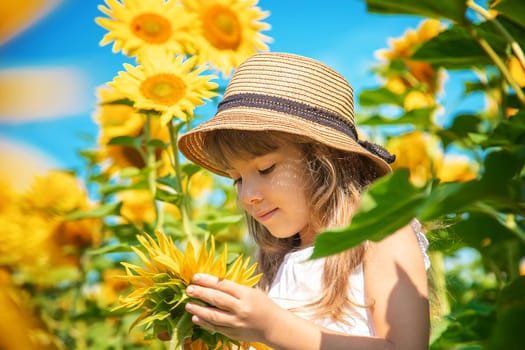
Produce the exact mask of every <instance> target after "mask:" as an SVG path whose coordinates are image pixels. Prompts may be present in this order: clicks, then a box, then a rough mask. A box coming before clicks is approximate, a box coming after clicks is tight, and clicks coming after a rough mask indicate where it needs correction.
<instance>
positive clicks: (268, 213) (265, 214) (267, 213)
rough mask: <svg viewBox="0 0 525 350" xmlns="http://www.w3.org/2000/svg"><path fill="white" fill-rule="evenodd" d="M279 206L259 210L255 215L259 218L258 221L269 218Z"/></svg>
mask: <svg viewBox="0 0 525 350" xmlns="http://www.w3.org/2000/svg"><path fill="white" fill-rule="evenodd" d="M277 209H278V208H275V209H271V210H260V211H257V212H256V213H255V215H254V217H255V218H256V219H257V221H266V220H269V219H270V218H271V217H272V216H273V215H274V214H275V213H276V212H277Z"/></svg>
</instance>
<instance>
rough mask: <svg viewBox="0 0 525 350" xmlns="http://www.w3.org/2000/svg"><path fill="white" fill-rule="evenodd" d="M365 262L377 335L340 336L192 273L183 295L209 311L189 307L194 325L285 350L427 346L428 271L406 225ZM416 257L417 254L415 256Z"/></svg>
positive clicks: (245, 290)
mask: <svg viewBox="0 0 525 350" xmlns="http://www.w3.org/2000/svg"><path fill="white" fill-rule="evenodd" d="M367 254H368V257H367V260H366V262H365V288H366V291H367V297H368V298H369V299H370V300H371V301H373V302H374V305H373V307H372V308H371V317H372V320H373V322H374V328H375V332H376V336H375V337H363V336H352V335H344V334H338V333H335V332H331V331H329V330H326V329H323V328H321V327H319V326H316V325H315V324H313V323H311V322H309V321H307V320H304V319H302V318H299V317H298V316H296V315H294V314H293V313H291V312H290V311H287V310H283V309H281V308H280V307H279V306H278V305H277V304H275V303H274V302H273V301H272V300H271V299H270V298H269V297H268V296H267V295H266V294H264V293H263V292H262V291H260V290H257V289H254V288H249V287H245V286H241V285H239V284H236V283H234V282H232V281H228V280H222V279H218V278H217V277H214V276H209V275H196V276H195V278H194V284H193V285H192V286H191V287H189V288H188V289H187V293H188V294H189V295H190V296H192V297H195V298H198V299H201V300H203V301H206V302H208V303H210V304H212V305H214V306H215V308H213V307H203V306H199V305H195V304H187V310H188V311H189V312H191V313H192V314H193V315H194V316H193V319H192V320H193V322H194V323H196V324H198V325H201V326H203V327H205V328H208V329H212V330H214V331H217V332H220V333H223V334H225V335H227V336H229V337H231V338H234V339H238V340H241V341H254V342H262V343H265V344H268V345H269V346H271V347H273V348H275V349H287V350H294V349H298V350H309V349H312V350H319V349H328V350H337V349H355V350H358V349H359V350H393V349H403V350H412V349H414V350H415V349H417V350H422V349H426V348H428V303H427V300H426V273H425V269H424V266H423V258H422V256H421V252H420V250H419V246H418V243H417V241H416V238H415V236H414V234H413V232H412V230H411V228H410V227H408V226H407V228H403V229H402V230H400V231H399V232H397V233H395V234H393V235H391V236H390V237H388V238H386V239H385V240H383V241H381V242H379V243H373V244H370V249H369V250H368V253H367ZM418 254H419V255H418Z"/></svg>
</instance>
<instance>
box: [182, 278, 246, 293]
mask: <svg viewBox="0 0 525 350" xmlns="http://www.w3.org/2000/svg"><path fill="white" fill-rule="evenodd" d="M192 282H193V283H194V284H198V285H200V286H203V287H209V288H214V289H217V290H220V291H223V292H224V293H227V294H230V295H232V296H234V297H236V298H239V297H240V296H241V293H242V291H243V289H244V288H247V287H246V286H243V285H240V284H238V283H235V282H233V281H230V280H227V279H224V278H219V277H217V276H212V275H207V274H203V273H198V274H196V275H194V276H193V279H192Z"/></svg>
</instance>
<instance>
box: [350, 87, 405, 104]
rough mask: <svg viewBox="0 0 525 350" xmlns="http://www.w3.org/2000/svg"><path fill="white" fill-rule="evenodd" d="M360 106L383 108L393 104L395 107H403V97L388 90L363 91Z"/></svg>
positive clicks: (360, 95)
mask: <svg viewBox="0 0 525 350" xmlns="http://www.w3.org/2000/svg"><path fill="white" fill-rule="evenodd" d="M359 104H360V105H361V106H363V107H373V106H381V105H385V104H391V105H394V106H400V107H401V106H403V95H399V94H396V93H394V92H392V91H390V90H388V89H387V88H383V87H382V88H379V89H374V90H363V91H362V92H361V93H360V94H359Z"/></svg>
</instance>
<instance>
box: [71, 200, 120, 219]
mask: <svg viewBox="0 0 525 350" xmlns="http://www.w3.org/2000/svg"><path fill="white" fill-rule="evenodd" d="M121 206H122V202H118V203H109V204H104V205H101V206H100V207H97V208H95V209H92V210H87V211H82V210H78V211H74V212H72V213H70V214H69V215H67V216H66V217H65V219H66V220H79V219H87V218H103V217H106V216H110V215H119V214H120V207H121Z"/></svg>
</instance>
